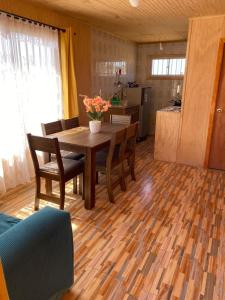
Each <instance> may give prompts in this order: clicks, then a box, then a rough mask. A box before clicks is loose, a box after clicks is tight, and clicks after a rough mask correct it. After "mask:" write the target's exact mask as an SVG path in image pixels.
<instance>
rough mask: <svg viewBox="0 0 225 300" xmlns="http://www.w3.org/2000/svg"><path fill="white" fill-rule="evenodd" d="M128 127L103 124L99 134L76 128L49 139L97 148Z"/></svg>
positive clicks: (56, 134)
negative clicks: (55, 138)
mask: <svg viewBox="0 0 225 300" xmlns="http://www.w3.org/2000/svg"><path fill="white" fill-rule="evenodd" d="M126 127H127V126H126V125H122V124H109V123H102V127H101V131H100V132H99V133H91V132H90V130H89V128H88V127H76V128H73V129H68V130H63V131H60V132H57V133H54V134H50V135H48V137H53V138H54V137H57V138H58V140H59V143H62V144H72V145H77V146H80V147H87V148H95V147H97V146H99V145H101V144H104V143H107V142H109V141H110V139H111V137H112V134H113V133H115V132H118V131H120V130H122V129H125V128H126Z"/></svg>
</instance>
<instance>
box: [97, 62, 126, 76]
mask: <svg viewBox="0 0 225 300" xmlns="http://www.w3.org/2000/svg"><path fill="white" fill-rule="evenodd" d="M119 70H121V75H126V74H127V62H126V61H100V62H97V63H96V73H97V74H98V75H99V76H115V75H116V73H117V72H119Z"/></svg>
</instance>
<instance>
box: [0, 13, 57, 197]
mask: <svg viewBox="0 0 225 300" xmlns="http://www.w3.org/2000/svg"><path fill="white" fill-rule="evenodd" d="M0 23H1V26H0V70H1V72H0V93H1V100H0V141H1V146H0V193H1V192H5V191H6V190H7V189H8V188H11V187H14V186H16V185H18V184H20V183H25V182H27V181H29V180H30V178H31V177H32V176H33V167H32V162H31V159H30V155H29V149H28V145H27V137H26V133H28V132H31V133H33V134H37V135H40V134H41V123H47V122H50V121H53V120H57V119H59V118H61V117H62V96H61V73H60V60H59V44H58V32H57V31H56V30H55V31H53V30H52V29H49V28H47V27H43V26H42V27H40V26H37V25H34V24H31V23H29V22H28V21H27V22H25V21H21V20H17V19H14V18H9V17H7V16H6V15H5V14H1V15H0Z"/></svg>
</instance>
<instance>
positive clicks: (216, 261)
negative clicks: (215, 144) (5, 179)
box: [0, 138, 225, 300]
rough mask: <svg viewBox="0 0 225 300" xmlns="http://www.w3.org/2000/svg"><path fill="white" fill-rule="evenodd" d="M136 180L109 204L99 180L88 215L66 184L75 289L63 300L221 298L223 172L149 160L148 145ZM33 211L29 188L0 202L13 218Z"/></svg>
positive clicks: (224, 293) (224, 290)
mask: <svg viewBox="0 0 225 300" xmlns="http://www.w3.org/2000/svg"><path fill="white" fill-rule="evenodd" d="M136 175H137V181H136V182H132V181H131V180H130V178H129V179H127V188H128V190H127V192H121V191H120V190H119V188H118V189H117V190H115V201H116V203H115V204H111V203H110V202H109V201H108V199H107V193H106V188H105V185H104V176H100V184H99V185H97V187H96V190H97V199H96V207H95V209H93V210H90V211H89V210H85V209H84V203H83V200H82V199H81V196H78V195H73V193H72V184H71V183H69V184H67V187H66V188H67V194H66V204H65V209H66V210H68V211H69V212H70V213H71V218H72V226H73V233H74V249H75V263H74V270H75V279H74V280H75V283H74V285H73V287H72V288H71V291H70V292H68V293H67V294H66V295H65V297H64V298H63V299H64V300H74V299H93V300H95V299H96V300H98V299H115V300H123V299H128V300H135V299H141V300H155V299H173V300H175V299H193V300H196V299H207V300H212V299H215V300H222V299H225V173H224V172H220V171H213V170H205V169H198V168H193V167H189V166H185V165H179V164H175V163H166V162H160V161H154V160H153V140H152V139H151V138H149V139H148V140H146V141H144V142H142V143H140V144H138V146H137V167H136ZM33 205H34V183H31V184H28V185H26V186H20V187H19V188H16V189H14V190H12V191H10V192H8V193H7V194H6V195H5V196H4V197H2V198H1V199H0V210H1V211H3V212H6V213H9V214H11V215H15V216H18V217H20V218H25V217H27V216H29V215H31V214H32V213H33ZM45 205H51V206H55V207H57V205H52V204H49V203H46V202H44V201H43V202H41V207H43V206H45ZM40 300H41V299H40Z"/></svg>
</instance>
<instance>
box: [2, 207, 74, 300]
mask: <svg viewBox="0 0 225 300" xmlns="http://www.w3.org/2000/svg"><path fill="white" fill-rule="evenodd" d="M0 257H1V260H2V264H3V269H4V274H5V279H6V283H7V287H8V293H9V297H10V299H11V300H20V299H23V300H30V299H32V300H36V299H37V300H40V299H42V300H47V299H49V298H50V297H51V296H52V295H54V294H55V293H56V292H59V291H60V290H63V289H65V288H69V287H70V286H71V285H72V284H73V277H74V276H73V237H72V228H71V220H70V215H69V213H67V212H65V211H60V210H57V209H53V208H50V207H46V208H44V209H42V210H40V211H39V212H37V213H35V214H33V215H32V216H30V217H28V218H27V219H25V220H23V221H21V222H19V223H18V224H17V225H15V226H13V227H12V228H10V229H9V230H8V231H6V232H4V233H3V234H2V235H1V236H0Z"/></svg>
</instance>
